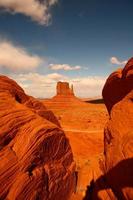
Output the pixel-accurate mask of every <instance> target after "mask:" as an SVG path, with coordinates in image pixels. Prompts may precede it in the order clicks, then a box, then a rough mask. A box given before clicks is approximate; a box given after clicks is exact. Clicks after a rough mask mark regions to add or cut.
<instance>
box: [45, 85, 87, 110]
mask: <svg viewBox="0 0 133 200" xmlns="http://www.w3.org/2000/svg"><path fill="white" fill-rule="evenodd" d="M43 102H44V104H45V105H46V106H47V107H48V108H52V109H54V108H55V109H57V108H66V107H67V108H71V107H75V106H76V107H77V106H80V105H81V106H86V103H84V102H82V101H81V100H80V99H79V98H77V97H76V96H75V94H74V89H73V85H71V87H70V86H69V83H67V82H58V83H57V86H56V95H55V96H54V97H53V98H52V99H50V100H44V101H43Z"/></svg>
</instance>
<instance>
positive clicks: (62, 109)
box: [43, 98, 108, 200]
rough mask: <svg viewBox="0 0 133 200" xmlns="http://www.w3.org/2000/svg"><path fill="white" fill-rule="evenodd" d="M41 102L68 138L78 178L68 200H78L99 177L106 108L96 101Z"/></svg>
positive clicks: (106, 117) (106, 116)
mask: <svg viewBox="0 0 133 200" xmlns="http://www.w3.org/2000/svg"><path fill="white" fill-rule="evenodd" d="M43 102H44V104H45V106H46V107H47V108H48V109H49V110H52V111H53V113H54V115H55V116H56V117H57V119H58V121H59V122H60V125H61V127H62V129H63V130H64V132H65V134H66V136H67V137H68V138H69V141H70V144H71V148H72V152H73V154H74V160H75V162H76V171H77V174H78V181H77V189H76V193H75V194H74V195H73V196H72V197H71V200H81V199H83V197H84V196H85V193H86V190H87V186H88V185H90V182H91V180H92V179H93V178H94V176H95V175H96V176H97V177H98V174H99V172H98V171H96V169H99V167H98V166H99V160H100V159H102V155H103V151H104V148H103V136H104V133H103V132H104V126H105V123H106V121H107V119H108V114H107V110H106V107H105V105H104V103H103V102H102V101H99V100H92V101H91V100H83V99H82V100H81V103H80V104H76V103H75V102H73V101H71V99H70V100H69V98H66V99H65V100H64V99H60V100H59V101H58V100H57V101H51V100H44V101H43ZM95 173H98V174H95Z"/></svg>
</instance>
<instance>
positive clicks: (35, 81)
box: [11, 73, 106, 98]
mask: <svg viewBox="0 0 133 200" xmlns="http://www.w3.org/2000/svg"><path fill="white" fill-rule="evenodd" d="M11 77H12V78H13V79H14V80H16V81H17V82H18V83H19V84H20V85H21V86H22V87H23V88H24V90H25V92H26V93H27V94H29V95H32V96H35V97H43V98H47V97H52V96H54V95H55V94H56V83H57V81H67V82H69V83H70V84H73V85H74V91H75V94H76V95H77V96H79V97H96V96H101V92H102V88H103V86H104V83H105V80H106V78H105V77H100V76H97V77H94V76H88V77H78V78H70V77H66V76H63V75H61V74H58V73H53V74H46V75H41V74H38V73H28V74H19V75H11Z"/></svg>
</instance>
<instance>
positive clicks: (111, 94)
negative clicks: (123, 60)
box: [103, 58, 133, 112]
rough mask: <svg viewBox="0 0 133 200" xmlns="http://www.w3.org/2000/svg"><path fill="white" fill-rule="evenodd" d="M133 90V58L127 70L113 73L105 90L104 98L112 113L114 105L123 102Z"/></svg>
mask: <svg viewBox="0 0 133 200" xmlns="http://www.w3.org/2000/svg"><path fill="white" fill-rule="evenodd" d="M132 89H133V58H131V59H130V60H129V61H128V63H127V64H126V66H125V68H124V69H123V70H122V69H119V70H117V71H116V72H114V73H112V74H111V75H110V76H109V78H108V79H107V81H106V84H105V86H104V88H103V98H104V102H105V104H106V106H107V109H108V111H109V112H110V111H111V109H112V107H113V105H115V104H116V103H117V102H119V101H120V100H122V99H123V98H124V97H125V96H126V95H127V94H128V93H129V92H130V91H131V90H132Z"/></svg>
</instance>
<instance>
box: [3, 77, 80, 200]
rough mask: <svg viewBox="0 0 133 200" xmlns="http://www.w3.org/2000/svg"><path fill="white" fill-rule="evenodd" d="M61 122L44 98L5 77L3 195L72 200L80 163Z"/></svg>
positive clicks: (20, 199)
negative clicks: (37, 98)
mask: <svg viewBox="0 0 133 200" xmlns="http://www.w3.org/2000/svg"><path fill="white" fill-rule="evenodd" d="M57 125H59V123H58V121H57V119H56V118H55V116H54V115H53V113H52V112H51V111H48V110H47V109H46V108H45V106H44V105H43V104H42V103H41V102H39V101H37V100H36V99H34V98H33V97H29V96H27V95H26V94H25V93H24V91H23V90H22V88H21V87H19V86H18V85H17V84H16V83H15V82H14V81H13V80H11V79H9V78H7V77H4V76H0V127H1V128H0V199H8V200H16V199H18V200H35V199H41V200H43V199H44V200H57V199H58V200H62V199H65V200H67V199H69V197H70V195H71V194H72V192H73V191H74V189H75V184H76V179H75V163H74V161H73V155H72V151H71V148H70V145H69V141H68V139H67V138H66V137H65V135H64V132H63V131H62V130H61V129H60V128H59V126H57Z"/></svg>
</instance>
